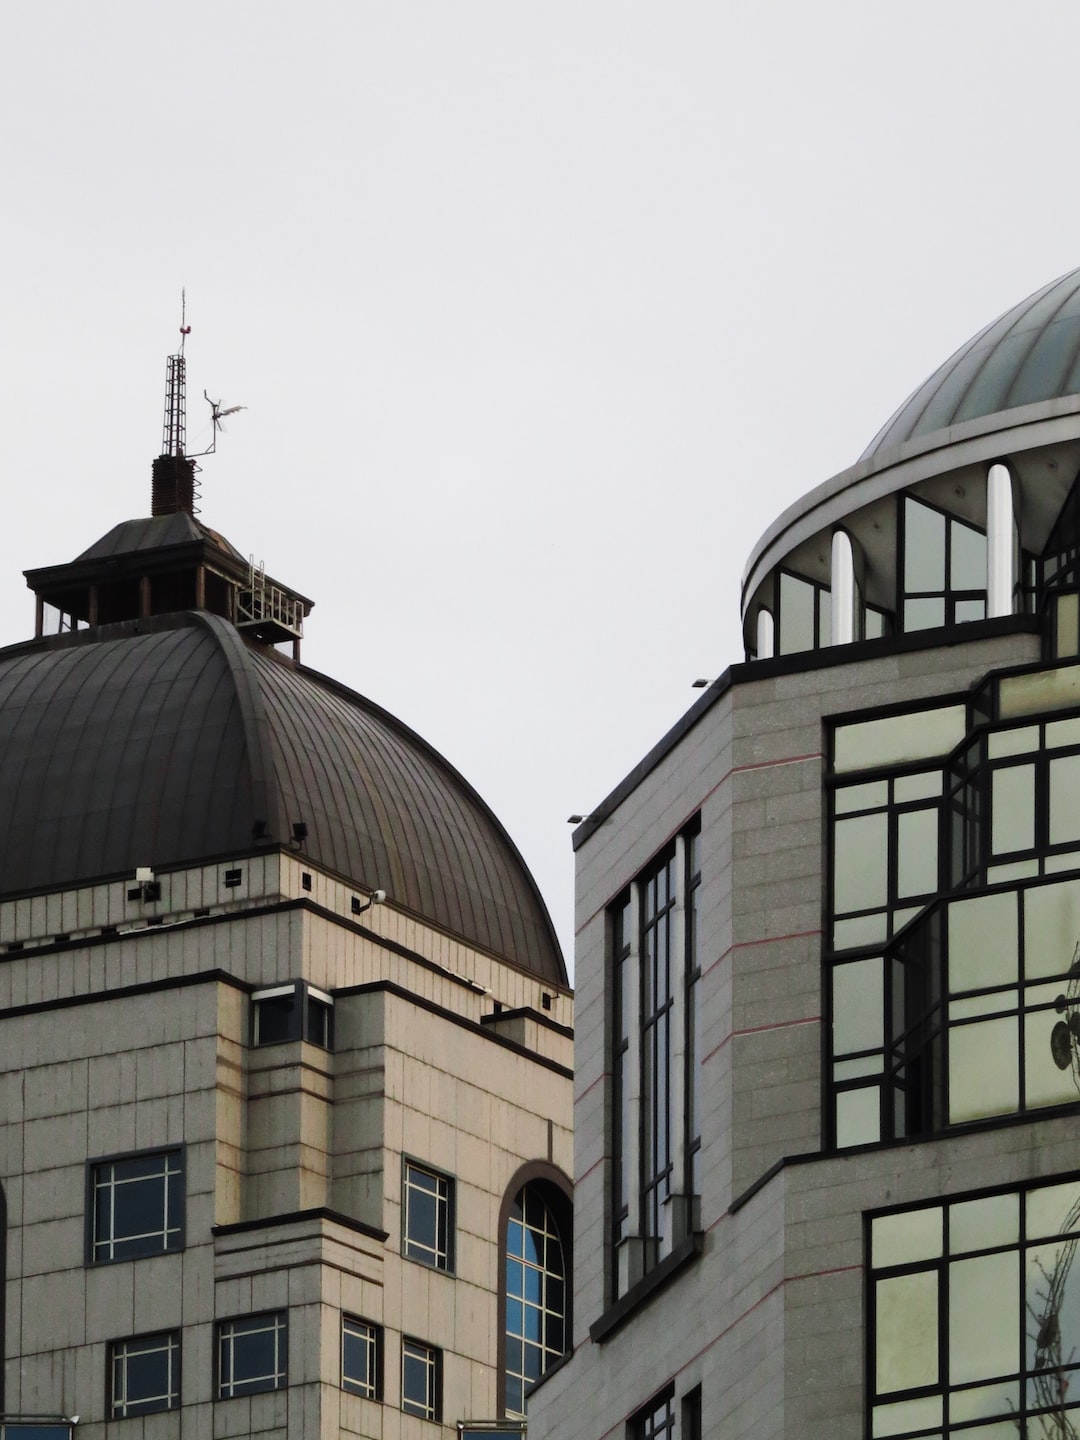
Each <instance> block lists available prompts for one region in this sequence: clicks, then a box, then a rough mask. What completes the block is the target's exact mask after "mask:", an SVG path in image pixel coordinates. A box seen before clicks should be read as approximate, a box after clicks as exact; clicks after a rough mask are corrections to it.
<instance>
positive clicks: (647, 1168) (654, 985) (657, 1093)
mask: <svg viewBox="0 0 1080 1440" xmlns="http://www.w3.org/2000/svg"><path fill="white" fill-rule="evenodd" d="M642 891H643V899H644V906H643V914H642V924H641V1141H642V1144H641V1221H642V1234H643V1235H644V1236H645V1237H646V1238H647V1239H650V1240H656V1239H658V1238H659V1236H660V1235H661V1234H662V1224H663V1210H662V1207H663V1204H664V1201H665V1200H666V1199H667V1198H668V1196H669V1195H670V1194H671V1084H670V1082H671V1038H672V1037H671V1010H672V991H671V981H672V974H671V950H672V939H673V937H672V925H673V919H674V911H675V856H674V855H671V856H669V857H668V858H667V859H666V860H664V861H663V862H662V863H661V864H660V866H659V867H658V868H657V869H656V870H654V871H653V873H652V875H650V876H649V878H648V879H647V880H645V881H644V882H643V884H642Z"/></svg>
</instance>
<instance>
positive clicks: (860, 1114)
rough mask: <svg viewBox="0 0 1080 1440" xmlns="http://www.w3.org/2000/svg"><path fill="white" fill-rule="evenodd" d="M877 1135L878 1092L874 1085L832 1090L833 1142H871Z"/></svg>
mask: <svg viewBox="0 0 1080 1440" xmlns="http://www.w3.org/2000/svg"><path fill="white" fill-rule="evenodd" d="M880 1139H881V1092H880V1090H879V1089H878V1087H877V1086H876V1085H873V1086H869V1087H867V1088H865V1089H862V1090H838V1091H837V1094H836V1143H837V1146H838V1147H839V1148H840V1149H841V1150H844V1149H847V1148H848V1147H849V1146H851V1145H874V1144H876V1143H877V1142H878V1141H879V1140H880Z"/></svg>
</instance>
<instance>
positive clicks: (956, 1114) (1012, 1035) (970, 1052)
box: [949, 1016, 1020, 1124]
mask: <svg viewBox="0 0 1080 1440" xmlns="http://www.w3.org/2000/svg"><path fill="white" fill-rule="evenodd" d="M1018 1071H1019V1057H1018V1053H1017V1020H1016V1017H1015V1016H1009V1017H1007V1018H1005V1019H1001V1020H983V1021H979V1022H976V1023H975V1024H972V1025H957V1026H954V1027H953V1028H952V1029H951V1030H950V1031H949V1120H950V1122H951V1123H952V1124H959V1123H960V1122H961V1121H964V1120H978V1119H981V1118H982V1117H984V1116H988V1115H1007V1114H1012V1113H1013V1112H1014V1111H1015V1110H1016V1109H1017V1108H1018V1107H1019V1104H1020V1093H1019V1091H1020V1082H1019V1073H1018Z"/></svg>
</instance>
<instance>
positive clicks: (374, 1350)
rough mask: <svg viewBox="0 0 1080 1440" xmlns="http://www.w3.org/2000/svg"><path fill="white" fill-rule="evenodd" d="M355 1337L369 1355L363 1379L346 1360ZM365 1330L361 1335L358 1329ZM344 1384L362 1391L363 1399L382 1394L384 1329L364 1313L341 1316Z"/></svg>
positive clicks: (351, 1390) (352, 1392)
mask: <svg viewBox="0 0 1080 1440" xmlns="http://www.w3.org/2000/svg"><path fill="white" fill-rule="evenodd" d="M350 1326H351V1327H353V1329H352V1334H351V1338H353V1339H355V1340H356V1341H357V1342H358V1344H359V1345H360V1346H361V1347H362V1350H363V1353H364V1354H365V1355H366V1356H367V1357H368V1360H367V1363H366V1365H365V1369H367V1370H368V1372H369V1373H368V1377H367V1378H366V1379H365V1380H360V1379H358V1378H357V1377H356V1376H353V1375H350V1374H349V1372H348V1367H347V1362H346V1352H347V1348H348V1346H347V1341H348V1339H349V1338H350V1328H349V1327H350ZM361 1328H362V1329H363V1330H364V1331H366V1335H365V1336H363V1337H361V1336H360V1335H359V1334H358V1333H357V1332H358V1331H359V1330H360V1329H361ZM341 1388H342V1389H343V1390H344V1391H346V1392H347V1393H348V1394H350V1395H359V1396H360V1397H361V1398H362V1399H364V1400H381V1399H382V1398H383V1329H382V1326H381V1325H376V1324H375V1322H374V1320H366V1319H364V1317H363V1316H362V1315H352V1314H349V1313H348V1312H346V1313H344V1314H343V1315H342V1317H341Z"/></svg>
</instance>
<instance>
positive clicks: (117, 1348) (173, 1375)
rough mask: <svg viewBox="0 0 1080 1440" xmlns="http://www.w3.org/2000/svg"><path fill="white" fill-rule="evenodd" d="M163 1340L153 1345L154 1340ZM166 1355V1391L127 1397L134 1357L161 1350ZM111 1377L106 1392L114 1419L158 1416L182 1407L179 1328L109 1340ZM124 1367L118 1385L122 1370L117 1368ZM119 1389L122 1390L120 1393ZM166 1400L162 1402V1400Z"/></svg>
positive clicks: (109, 1372)
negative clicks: (137, 1397)
mask: <svg viewBox="0 0 1080 1440" xmlns="http://www.w3.org/2000/svg"><path fill="white" fill-rule="evenodd" d="M154 1341H157V1342H163V1343H158V1344H156V1345H155V1344H152V1343H151V1342H154ZM162 1351H164V1353H165V1354H166V1357H167V1358H166V1366H167V1370H168V1389H167V1390H166V1392H165V1393H164V1394H161V1393H160V1392H159V1393H158V1394H156V1395H154V1396H151V1397H148V1398H145V1399H142V1400H139V1399H136V1400H134V1401H132V1400H130V1399H129V1398H128V1394H129V1391H130V1377H129V1373H128V1371H129V1365H130V1362H131V1361H132V1360H133V1359H137V1358H138V1357H139V1356H140V1355H149V1354H155V1353H161V1352H162ZM107 1364H108V1376H107V1384H106V1393H107V1395H108V1397H109V1401H108V1404H109V1418H110V1419H111V1420H126V1419H130V1418H131V1417H132V1416H135V1415H157V1414H161V1413H163V1412H165V1411H168V1410H178V1409H179V1408H180V1375H181V1371H180V1365H181V1350H180V1331H179V1330H154V1331H151V1332H150V1333H149V1334H146V1335H131V1336H126V1337H124V1338H123V1339H119V1340H110V1342H109V1347H108V1360H107ZM121 1366H122V1367H123V1375H124V1379H123V1383H122V1384H120V1385H118V1384H117V1377H118V1374H119V1373H120V1371H119V1369H118V1367H121ZM118 1392H122V1398H121V1394H118ZM162 1401H163V1402H164V1403H160V1402H162Z"/></svg>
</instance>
